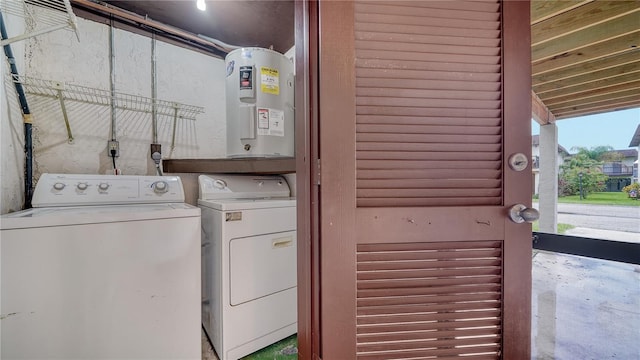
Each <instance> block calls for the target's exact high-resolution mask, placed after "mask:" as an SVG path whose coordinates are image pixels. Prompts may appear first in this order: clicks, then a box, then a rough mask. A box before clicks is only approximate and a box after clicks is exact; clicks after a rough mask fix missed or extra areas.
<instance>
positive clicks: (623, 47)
mask: <svg viewBox="0 0 640 360" xmlns="http://www.w3.org/2000/svg"><path fill="white" fill-rule="evenodd" d="M638 46H640V30H639V31H636V32H633V33H631V34H627V35H625V36H620V37H617V38H615V39H613V40H610V41H606V42H601V43H597V44H594V45H590V46H586V47H583V48H580V49H576V50H573V51H569V52H567V53H565V54H562V56H556V57H553V58H550V59H545V60H542V61H539V62H536V63H533V64H532V66H531V70H532V75H534V76H535V75H538V74H542V73H545V72H548V71H553V70H557V69H562V68H565V67H569V66H576V65H578V64H582V63H584V62H587V61H590V60H595V59H599V58H603V57H606V56H612V55H615V54H619V53H623V52H625V51H629V49H636V48H637V47H638Z"/></svg>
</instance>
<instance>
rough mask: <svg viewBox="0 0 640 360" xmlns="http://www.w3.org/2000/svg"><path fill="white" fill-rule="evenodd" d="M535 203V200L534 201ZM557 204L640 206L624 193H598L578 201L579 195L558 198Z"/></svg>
mask: <svg viewBox="0 0 640 360" xmlns="http://www.w3.org/2000/svg"><path fill="white" fill-rule="evenodd" d="M534 201H537V200H534ZM558 202H559V203H571V204H593V205H622V206H640V200H634V199H630V198H629V197H628V196H627V193H626V192H622V191H621V192H599V193H591V194H588V195H587V198H586V199H582V200H580V196H579V195H571V196H563V197H559V198H558Z"/></svg>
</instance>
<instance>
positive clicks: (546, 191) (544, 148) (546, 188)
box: [538, 123, 558, 234]
mask: <svg viewBox="0 0 640 360" xmlns="http://www.w3.org/2000/svg"><path fill="white" fill-rule="evenodd" d="M538 194H539V205H540V209H539V210H540V222H539V224H540V232H546V233H552V234H555V233H556V232H557V231H558V127H557V126H556V124H554V123H551V124H547V125H542V126H540V187H539V190H538Z"/></svg>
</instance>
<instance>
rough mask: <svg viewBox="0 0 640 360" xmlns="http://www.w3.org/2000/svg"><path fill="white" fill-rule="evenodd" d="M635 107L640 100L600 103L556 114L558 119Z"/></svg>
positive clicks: (638, 105)
mask: <svg viewBox="0 0 640 360" xmlns="http://www.w3.org/2000/svg"><path fill="white" fill-rule="evenodd" d="M637 107H640V101H635V102H629V103H621V104H610V105H602V106H599V107H595V108H584V109H579V110H575V111H568V112H564V113H562V114H558V115H557V118H558V120H560V119H568V118H574V117H578V116H585V115H594V114H601V113H608V112H613V111H620V110H625V109H633V108H637Z"/></svg>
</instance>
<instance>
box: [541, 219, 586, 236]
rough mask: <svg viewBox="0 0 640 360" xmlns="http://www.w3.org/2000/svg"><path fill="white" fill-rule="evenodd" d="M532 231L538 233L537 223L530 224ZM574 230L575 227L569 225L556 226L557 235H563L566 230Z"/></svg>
mask: <svg viewBox="0 0 640 360" xmlns="http://www.w3.org/2000/svg"><path fill="white" fill-rule="evenodd" d="M532 225H533V226H532V231H536V232H537V231H540V225H539V224H538V222H537V221H536V222H534V223H533V224H532ZM573 228H575V226H573V225H570V224H558V234H564V233H566V232H567V230H571V229H573Z"/></svg>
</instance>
